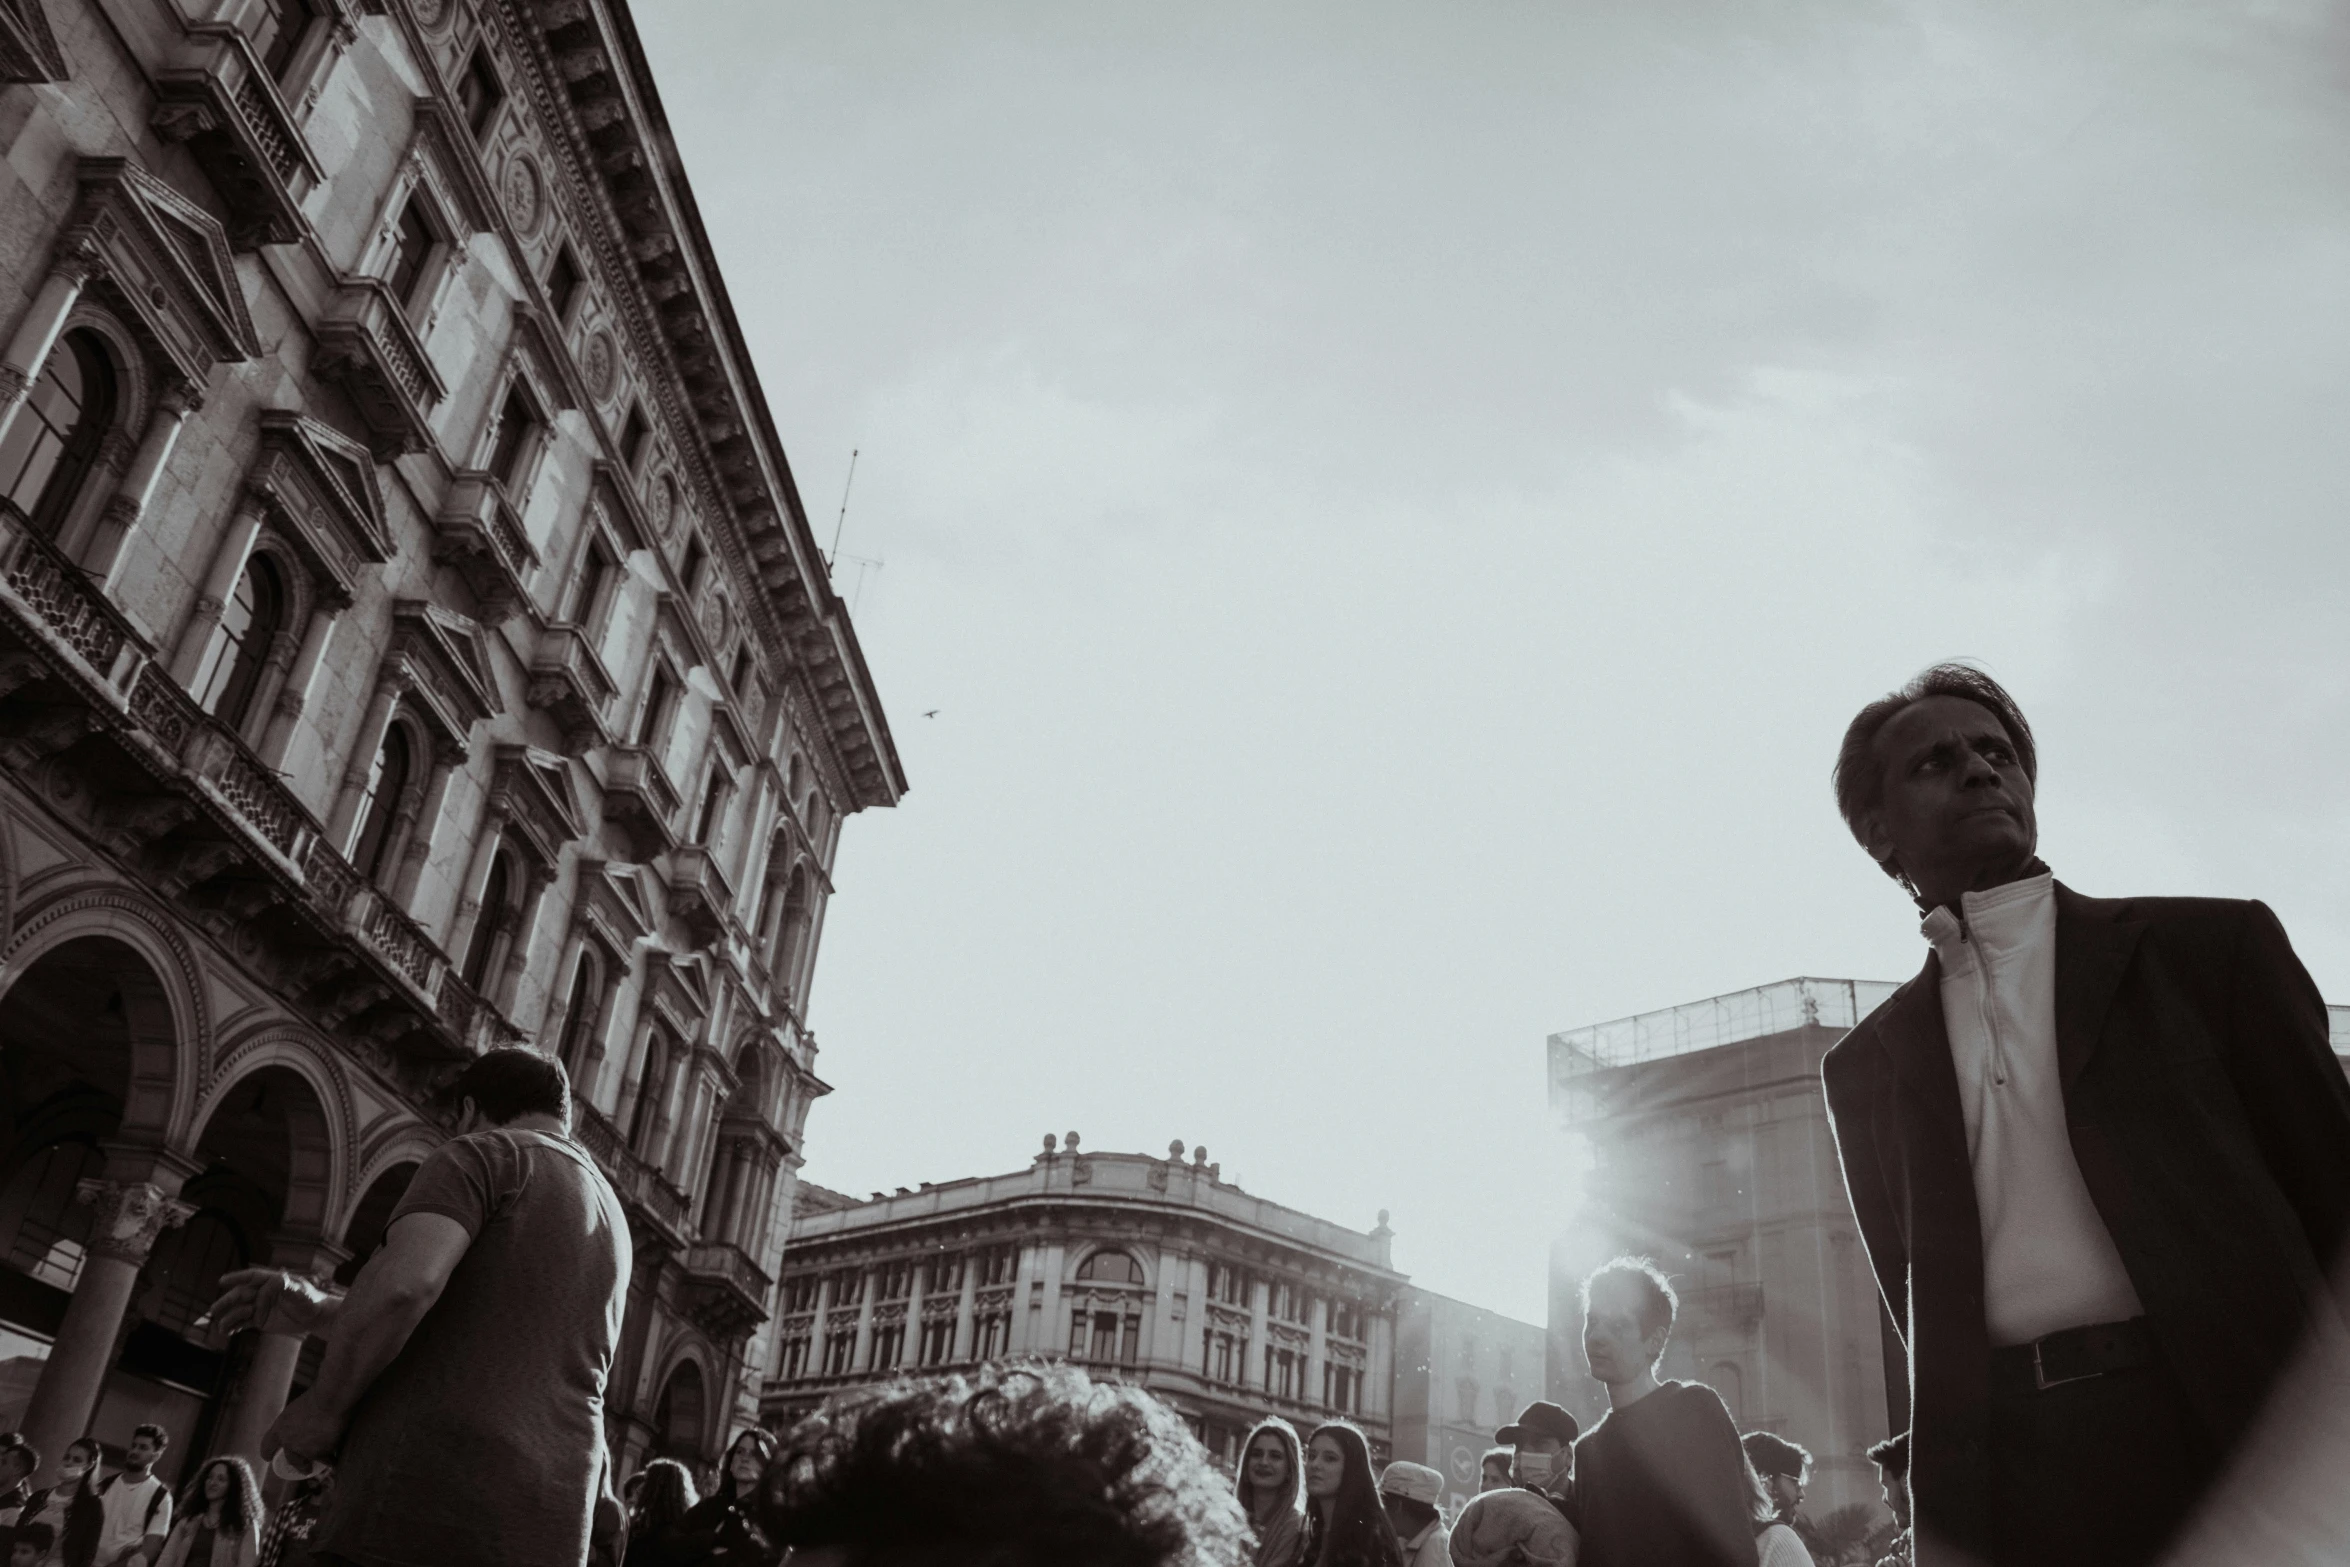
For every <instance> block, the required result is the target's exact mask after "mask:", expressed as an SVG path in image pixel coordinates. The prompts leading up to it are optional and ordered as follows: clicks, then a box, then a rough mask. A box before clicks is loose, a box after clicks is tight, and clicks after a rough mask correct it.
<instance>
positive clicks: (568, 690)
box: [529, 620, 614, 756]
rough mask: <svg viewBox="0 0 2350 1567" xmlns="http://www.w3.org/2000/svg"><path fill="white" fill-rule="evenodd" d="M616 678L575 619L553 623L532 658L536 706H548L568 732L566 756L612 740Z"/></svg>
mask: <svg viewBox="0 0 2350 1567" xmlns="http://www.w3.org/2000/svg"><path fill="white" fill-rule="evenodd" d="M613 689H614V687H613V684H612V676H611V675H610V673H608V672H607V671H606V670H605V668H604V661H603V660H602V659H600V658H598V657H597V656H596V650H595V648H594V647H592V646H591V645H590V644H589V642H588V637H587V633H586V632H585V631H584V630H582V629H581V628H580V627H579V626H576V625H574V624H573V623H571V622H570V621H567V620H560V621H556V622H555V623H554V624H552V625H550V626H548V627H547V629H546V632H545V634H544V635H542V636H541V637H540V638H539V645H538V648H537V650H536V651H535V652H534V653H533V654H532V655H531V660H530V692H529V696H530V705H531V706H533V707H536V708H541V709H543V710H544V711H545V712H546V714H547V716H548V717H550V718H552V719H554V720H555V723H556V726H557V727H558V728H560V729H561V730H562V732H563V754H564V755H566V756H580V755H583V754H585V753H586V752H589V751H593V750H595V749H597V748H598V747H601V746H606V745H610V744H611V743H612V731H611V730H610V728H608V727H607V726H606V725H605V723H604V709H605V707H606V706H607V705H609V704H610V702H611V700H612V693H613Z"/></svg>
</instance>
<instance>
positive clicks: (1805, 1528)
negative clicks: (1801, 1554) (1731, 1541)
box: [1738, 1431, 1823, 1558]
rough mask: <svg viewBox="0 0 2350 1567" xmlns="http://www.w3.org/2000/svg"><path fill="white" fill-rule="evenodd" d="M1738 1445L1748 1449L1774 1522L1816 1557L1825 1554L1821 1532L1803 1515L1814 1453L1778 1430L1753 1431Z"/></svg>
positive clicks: (1756, 1477)
mask: <svg viewBox="0 0 2350 1567" xmlns="http://www.w3.org/2000/svg"><path fill="white" fill-rule="evenodd" d="M1738 1445H1739V1446H1740V1447H1743V1448H1745V1449H1746V1462H1747V1466H1748V1467H1749V1468H1751V1469H1753V1471H1754V1477H1755V1479H1757V1480H1759V1481H1761V1482H1762V1488H1763V1494H1764V1495H1765V1496H1766V1497H1768V1498H1769V1499H1770V1504H1771V1518H1772V1521H1773V1522H1775V1523H1779V1524H1784V1525H1785V1526H1786V1528H1787V1530H1788V1532H1789V1533H1791V1534H1793V1535H1794V1536H1795V1537H1796V1539H1797V1540H1799V1541H1801V1542H1802V1544H1803V1548H1804V1550H1805V1551H1806V1552H1807V1553H1809V1554H1810V1555H1811V1556H1813V1557H1814V1558H1817V1557H1819V1556H1820V1555H1821V1554H1823V1553H1822V1550H1821V1546H1820V1537H1819V1532H1818V1531H1817V1530H1815V1529H1814V1528H1812V1526H1811V1520H1809V1519H1807V1518H1804V1517H1802V1516H1801V1513H1802V1508H1803V1493H1804V1487H1806V1486H1807V1485H1809V1484H1810V1483H1811V1450H1810V1449H1809V1448H1807V1447H1805V1446H1804V1445H1803V1444H1802V1443H1801V1442H1790V1441H1788V1440H1787V1439H1786V1438H1785V1437H1783V1436H1781V1435H1779V1434H1778V1433H1777V1432H1775V1431H1749V1432H1747V1433H1746V1434H1745V1435H1744V1436H1742V1437H1740V1438H1739V1439H1738ZM1767 1538H1768V1537H1767V1536H1766V1540H1767ZM1766 1548H1767V1546H1766Z"/></svg>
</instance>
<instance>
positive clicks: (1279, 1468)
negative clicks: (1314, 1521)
mask: <svg viewBox="0 0 2350 1567" xmlns="http://www.w3.org/2000/svg"><path fill="white" fill-rule="evenodd" d="M1232 1494H1233V1495H1234V1496H1236V1497H1238V1498H1239V1499H1240V1510H1241V1511H1242V1512H1244V1513H1246V1514H1248V1526H1249V1528H1250V1529H1251V1530H1252V1531H1254V1532H1255V1534H1256V1537H1257V1554H1256V1556H1255V1558H1254V1559H1253V1560H1252V1562H1251V1564H1250V1567H1295V1564H1296V1562H1297V1553H1298V1547H1299V1545H1301V1544H1302V1543H1303V1542H1304V1538H1305V1523H1306V1465H1305V1444H1304V1443H1302V1442H1300V1441H1299V1440H1298V1439H1297V1427H1295V1426H1293V1425H1291V1424H1290V1423H1289V1422H1288V1421H1286V1420H1284V1419H1282V1418H1281V1417H1280V1416H1279V1415H1267V1416H1266V1417H1265V1418H1264V1419H1262V1420H1260V1421H1258V1422H1257V1424H1256V1429H1255V1430H1253V1431H1251V1432H1249V1434H1248V1440H1247V1441H1246V1442H1243V1443H1242V1444H1241V1446H1240V1474H1239V1476H1238V1478H1237V1479H1235V1480H1234V1482H1233V1486H1232Z"/></svg>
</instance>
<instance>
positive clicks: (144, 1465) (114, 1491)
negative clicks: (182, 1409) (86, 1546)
mask: <svg viewBox="0 0 2350 1567" xmlns="http://www.w3.org/2000/svg"><path fill="white" fill-rule="evenodd" d="M169 1446H171V1434H170V1433H169V1432H167V1431H165V1430H164V1429H163V1427H161V1426H159V1425H137V1426H133V1427H132V1428H131V1439H130V1441H129V1442H128V1443H126V1444H125V1445H124V1447H123V1450H122V1467H121V1468H120V1469H118V1470H116V1471H115V1472H114V1473H113V1474H111V1475H109V1476H107V1478H106V1480H105V1481H104V1483H102V1484H101V1485H100V1486H99V1487H98V1500H99V1502H100V1503H101V1504H102V1505H103V1506H104V1508H105V1510H106V1525H105V1528H104V1529H103V1530H102V1531H101V1532H100V1534H99V1536H98V1556H97V1563H98V1567H155V1563H156V1561H157V1560H158V1559H160V1558H161V1557H162V1555H163V1542H164V1538H165V1536H167V1535H169V1534H170V1533H171V1487H170V1486H168V1485H165V1484H164V1483H163V1482H162V1481H161V1480H160V1479H158V1478H156V1475H155V1461H156V1460H157V1459H159V1458H161V1457H162V1456H163V1450H164V1449H165V1448H167V1447H169Z"/></svg>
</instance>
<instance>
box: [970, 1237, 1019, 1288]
mask: <svg viewBox="0 0 2350 1567" xmlns="http://www.w3.org/2000/svg"><path fill="white" fill-rule="evenodd" d="M978 1266H979V1280H978V1282H979V1283H981V1284H983V1285H988V1284H1009V1283H1011V1282H1012V1280H1013V1279H1014V1278H1015V1277H1017V1276H1018V1275H1019V1272H1020V1248H1019V1247H1018V1246H990V1247H988V1248H987V1249H986V1250H985V1251H983V1252H981V1253H980V1254H979V1264H978Z"/></svg>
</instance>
